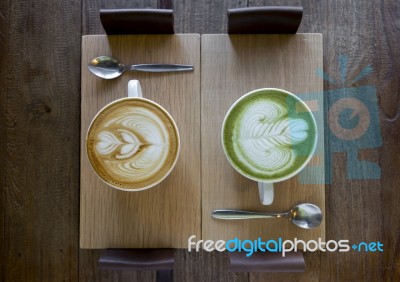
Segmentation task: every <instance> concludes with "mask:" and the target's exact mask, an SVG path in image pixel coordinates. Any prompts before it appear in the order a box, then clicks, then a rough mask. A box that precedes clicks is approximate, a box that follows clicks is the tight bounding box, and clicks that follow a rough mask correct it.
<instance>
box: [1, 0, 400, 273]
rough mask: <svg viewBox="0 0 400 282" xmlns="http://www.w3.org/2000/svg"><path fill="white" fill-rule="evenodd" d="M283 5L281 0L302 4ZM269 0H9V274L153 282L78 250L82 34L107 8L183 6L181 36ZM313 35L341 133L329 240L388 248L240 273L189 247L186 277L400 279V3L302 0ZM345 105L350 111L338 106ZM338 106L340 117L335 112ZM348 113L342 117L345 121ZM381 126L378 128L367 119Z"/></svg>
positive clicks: (4, 62) (4, 184)
mask: <svg viewBox="0 0 400 282" xmlns="http://www.w3.org/2000/svg"><path fill="white" fill-rule="evenodd" d="M297 3H300V2H296V1H295V2H294V3H289V2H288V1H281V0H278V1H275V2H274V4H276V5H284V4H297ZM267 4H269V1H251V0H245V1H233V0H221V1H196V0H188V1H171V0H157V1H156V0H153V1H152V0H141V1H127V0H122V1H105V0H101V1H93V0H89V1H83V0H73V1H69V2H65V1H61V0H55V1H35V2H26V1H20V0H17V1H2V2H1V3H0V51H1V52H0V63H1V66H2V68H1V69H0V107H1V110H0V164H2V165H1V169H0V241H1V242H3V243H2V244H0V261H1V262H2V263H1V265H2V267H0V277H2V278H3V279H2V280H5V281H31V280H33V281H61V280H65V281H77V280H85V281H86V280H90V281H114V280H115V281H116V280H120V281H151V279H154V278H155V273H154V272H113V271H100V270H98V268H97V260H98V258H99V252H98V251H96V250H80V249H79V179H80V174H79V171H80V167H79V160H80V146H79V144H80V102H81V97H80V93H81V89H80V74H81V65H80V60H81V38H82V35H86V34H104V30H103V29H102V26H101V24H100V20H99V14H98V11H99V9H100V8H144V7H148V8H171V7H173V8H174V11H175V32H176V33H200V34H205V33H208V34H210V33H226V23H227V18H226V11H227V9H228V8H235V7H239V6H241V7H246V6H261V5H267ZM301 4H302V5H303V7H304V16H303V20H302V23H301V26H300V29H299V32H302V33H322V35H323V58H324V61H323V69H322V70H319V71H318V73H319V74H320V75H321V76H323V77H324V79H325V80H324V90H325V93H326V101H327V102H328V103H327V105H326V106H327V107H328V109H330V108H331V107H333V108H334V109H336V111H332V114H330V112H329V111H328V112H327V117H326V119H327V125H328V126H329V128H330V130H331V134H330V135H329V137H330V141H329V143H326V150H327V151H328V152H329V156H330V160H331V161H330V163H329V165H330V168H331V169H330V181H329V184H328V185H327V193H326V209H327V214H329V215H330V216H328V217H327V218H326V226H327V230H326V238H327V239H335V240H340V239H348V240H349V241H350V242H354V243H356V242H357V243H358V242H362V241H365V242H372V241H374V242H376V241H380V242H381V243H383V246H384V251H383V252H368V253H367V252H357V251H353V250H351V251H350V252H348V253H339V252H335V253H321V252H318V253H317V252H316V253H306V254H305V260H306V264H307V269H306V272H304V273H300V274H279V273H232V272H230V271H229V267H228V259H227V256H226V254H224V253H222V254H221V253H219V252H214V253H207V252H200V253H193V252H192V253H188V252H187V251H185V250H178V251H176V265H175V272H174V277H175V279H176V281H399V280H400V267H399V265H400V248H399V244H400V241H399V239H400V238H399V234H400V221H399V216H400V209H399V206H398V205H399V204H398V203H399V202H400V193H398V192H397V191H396V189H397V188H398V187H400V176H399V174H398V173H397V172H396V170H395V169H396V168H397V167H399V166H400V146H399V145H400V134H399V127H400V121H399V110H400V106H399V93H400V83H399V79H398V78H399V76H400V49H399V48H398V46H399V44H400V37H399V22H398V15H399V13H400V4H399V3H398V2H397V1H378V0H374V1H335V0H327V1H310V0H306V1H301ZM338 109H339V110H340V109H343V111H338ZM335 112H339V113H341V115H339V116H338V115H335ZM337 121H339V122H337ZM367 125H368V126H367Z"/></svg>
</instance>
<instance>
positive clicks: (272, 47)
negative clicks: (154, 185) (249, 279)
mask: <svg viewBox="0 0 400 282" xmlns="http://www.w3.org/2000/svg"><path fill="white" fill-rule="evenodd" d="M317 69H322V35H321V34H297V35H222V34H221V35H203V36H202V38H201V71H202V74H201V87H202V88H201V140H202V143H201V153H202V237H203V238H202V239H203V240H207V239H212V240H215V241H216V240H225V241H227V240H229V239H234V238H235V237H238V238H239V239H241V240H245V239H253V240H254V239H257V238H258V237H261V238H263V239H277V238H279V237H282V238H283V239H294V238H299V239H302V240H311V239H317V238H319V237H320V238H322V239H324V238H325V222H323V224H322V225H321V226H320V227H319V228H316V229H313V230H304V229H300V228H297V227H295V226H294V225H292V224H291V223H290V222H289V221H288V220H286V219H275V220H267V219H257V220H244V221H222V220H216V219H213V218H211V212H212V210H214V209H243V210H257V211H285V210H288V209H289V208H290V207H292V206H293V205H294V204H296V203H300V202H310V203H315V204H317V205H318V206H319V207H321V209H322V211H323V213H324V215H325V184H324V183H325V173H324V171H325V170H324V115H323V82H322V78H321V77H318V76H317V75H316V70H317ZM265 87H275V88H282V89H285V90H288V91H290V92H292V93H295V94H297V95H298V96H299V97H300V98H302V99H303V100H304V101H305V102H306V103H307V104H308V105H309V106H310V108H311V109H312V110H313V111H314V116H315V118H316V121H317V126H318V138H319V141H318V147H317V150H316V154H315V156H314V158H313V159H312V161H311V162H310V164H309V165H308V167H307V168H306V169H305V170H304V171H303V172H302V173H301V175H300V177H301V179H299V176H296V177H294V178H292V179H290V180H288V181H284V182H281V183H279V184H277V185H276V186H277V187H276V188H275V199H274V202H273V204H272V205H271V206H263V205H262V204H261V203H260V200H259V197H258V189H257V184H256V183H255V182H254V181H251V180H248V179H246V178H245V177H243V176H241V175H240V174H239V173H237V172H236V171H235V170H234V169H233V168H232V167H231V166H230V164H229V163H228V161H227V159H226V157H225V155H224V153H223V149H222V145H221V127H222V121H223V119H224V116H225V114H226V112H227V111H228V109H229V107H230V106H231V105H232V104H233V102H234V101H236V100H237V99H238V98H239V97H240V96H241V95H243V94H245V93H247V92H249V91H251V90H254V89H258V88H265ZM302 183H311V184H302Z"/></svg>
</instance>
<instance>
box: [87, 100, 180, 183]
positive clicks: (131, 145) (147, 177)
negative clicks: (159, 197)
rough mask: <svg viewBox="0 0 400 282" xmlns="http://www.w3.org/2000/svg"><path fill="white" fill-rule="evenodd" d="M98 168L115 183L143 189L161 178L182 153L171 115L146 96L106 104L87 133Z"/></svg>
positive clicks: (93, 159) (103, 177) (108, 179)
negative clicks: (145, 97) (180, 152)
mask: <svg viewBox="0 0 400 282" xmlns="http://www.w3.org/2000/svg"><path fill="white" fill-rule="evenodd" d="M86 144H87V153H88V157H89V160H90V162H91V164H92V167H93V169H94V170H95V172H96V173H97V174H98V175H99V176H100V178H102V179H103V180H104V181H105V182H107V183H108V184H110V185H111V186H113V187H116V188H120V189H124V190H140V189H144V188H146V187H148V186H150V185H154V184H155V183H158V182H160V181H161V180H163V179H164V178H165V176H166V175H168V173H169V172H170V171H171V169H172V168H173V166H174V165H175V162H176V160H177V157H178V153H179V133H178V130H177V127H176V125H175V122H174V121H173V119H172V118H171V116H170V115H169V114H168V113H167V112H166V111H165V110H164V109H162V108H161V107H160V106H158V105H157V104H156V103H154V102H152V101H150V100H147V99H144V98H124V99H120V100H117V101H115V102H113V103H111V104H109V105H107V106H106V107H105V108H103V109H102V110H101V111H100V112H99V113H98V115H97V116H96V117H95V118H94V120H93V122H92V124H91V126H90V128H89V131H88V134H87V142H86Z"/></svg>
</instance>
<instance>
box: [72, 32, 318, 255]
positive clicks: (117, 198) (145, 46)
mask: <svg viewBox="0 0 400 282" xmlns="http://www.w3.org/2000/svg"><path fill="white" fill-rule="evenodd" d="M200 53H201V62H200ZM99 55H110V56H113V57H115V58H117V59H119V60H121V61H122V62H126V63H154V62H157V63H181V64H193V65H194V66H195V71H194V72H192V73H169V74H149V73H147V74H146V73H139V72H135V73H125V74H124V75H123V76H122V77H120V78H118V79H115V80H103V79H99V78H97V77H95V76H94V75H92V74H91V73H90V72H89V71H88V70H87V63H88V62H89V60H90V59H91V58H94V57H96V56H99ZM317 68H321V69H322V36H321V35H320V34H298V35H231V36H229V35H203V36H202V37H201V51H200V36H199V35H192V34H185V35H136V36H108V37H107V36H104V35H98V36H84V37H83V44H82V110H81V111H82V129H81V133H82V134H81V139H82V140H81V141H82V143H81V204H80V205H81V212H80V246H81V247H82V248H164V247H173V248H187V240H188V238H189V237H190V236H191V235H196V237H197V239H198V240H200V239H203V240H206V239H213V240H220V239H223V240H229V239H233V238H235V237H238V238H239V239H242V240H245V239H256V238H258V237H261V238H263V239H275V238H278V237H282V238H283V239H293V238H295V237H297V238H299V239H303V240H310V239H317V238H318V237H320V238H322V239H324V238H325V222H323V224H322V225H321V226H320V227H319V228H317V229H314V230H302V229H299V228H296V227H294V226H292V225H291V224H290V222H289V221H286V220H284V219H278V220H252V221H250V220H248V221H229V222H227V221H220V220H215V219H212V218H211V211H212V210H214V209H221V208H231V209H246V210H259V211H272V210H277V211H283V210H287V209H288V208H290V207H291V206H292V205H294V204H295V203H298V202H311V203H315V204H317V205H319V206H320V207H321V209H322V210H323V212H324V215H325V185H324V181H325V177H324V175H325V174H324V150H323V144H324V134H323V133H324V132H323V131H324V127H323V92H322V91H323V84H322V78H320V77H318V76H316V74H315V72H316V69H317ZM200 69H201V81H200ZM130 79H138V80H140V83H141V85H142V88H143V93H144V96H145V97H146V98H149V99H152V100H154V101H156V102H157V103H159V104H161V105H163V106H164V107H165V108H166V109H167V110H168V111H169V112H170V113H171V115H172V116H173V117H174V119H175V120H176V122H177V125H178V128H179V131H180V135H181V145H182V147H181V154H180V158H179V161H178V163H177V165H176V167H175V169H174V171H173V172H172V174H171V175H170V176H169V177H168V178H167V179H166V180H164V181H163V182H162V183H161V184H160V185H158V186H157V187H154V188H151V189H149V190H146V191H142V192H130V193H129V192H122V191H117V190H114V189H112V188H109V187H108V186H107V185H106V184H104V183H103V182H102V181H101V180H100V179H99V178H98V177H97V176H96V175H95V173H94V172H93V170H92V168H91V167H90V164H89V163H88V160H87V157H86V151H85V146H84V145H85V143H84V142H85V140H84V139H85V136H86V131H87V128H88V126H89V123H90V121H91V120H92V118H93V117H94V115H95V114H96V113H97V111H98V110H99V109H101V108H102V107H103V106H104V105H106V104H107V103H109V102H111V101H113V100H115V99H117V98H121V97H125V96H126V94H127V90H126V88H127V83H128V81H129V80H130ZM200 82H201V85H200ZM262 87H278V88H283V89H286V90H288V91H291V92H293V93H295V94H298V95H299V96H300V97H301V98H302V99H304V100H305V101H306V103H308V104H309V106H310V107H311V108H312V109H313V110H314V114H315V117H316V120H317V125H318V129H319V143H318V148H317V152H316V154H315V157H314V158H313V160H312V161H311V163H310V165H308V167H307V168H306V169H305V171H304V172H302V173H301V175H300V177H301V179H299V177H294V178H293V179H291V180H289V181H285V182H283V183H280V184H278V185H277V186H278V187H277V188H276V192H275V200H274V203H273V204H272V205H271V206H262V205H261V204H260V201H259V199H258V191H257V187H256V184H255V183H254V182H252V181H250V180H247V179H246V178H244V177H242V176H241V175H240V174H238V173H237V172H236V171H235V170H234V169H233V168H232V167H231V166H230V165H229V163H228V161H227V160H226V158H225V156H224V153H223V150H222V145H221V141H220V132H221V126H222V120H223V118H224V116H225V113H226V112H227V110H228V108H229V107H230V105H231V104H232V103H233V102H234V101H235V100H236V99H237V98H239V97H240V96H241V95H243V94H245V93H247V92H249V91H251V90H254V89H257V88H262ZM200 91H201V92H200ZM304 183H313V184H304Z"/></svg>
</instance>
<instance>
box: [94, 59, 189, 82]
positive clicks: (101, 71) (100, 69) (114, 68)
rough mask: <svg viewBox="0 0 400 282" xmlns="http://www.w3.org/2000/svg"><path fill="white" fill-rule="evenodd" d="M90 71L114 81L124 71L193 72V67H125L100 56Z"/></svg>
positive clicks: (152, 65) (160, 65)
mask: <svg viewBox="0 0 400 282" xmlns="http://www.w3.org/2000/svg"><path fill="white" fill-rule="evenodd" d="M88 68H89V70H90V71H91V72H92V73H93V74H94V75H97V76H98V77H101V78H105V79H112V78H116V77H118V76H120V75H121V74H122V73H123V72H124V71H127V70H131V71H144V72H175V71H192V70H193V66H192V65H175V64H140V65H132V66H125V65H124V64H122V63H120V62H118V61H117V60H116V59H113V58H111V57H108V56H100V57H97V58H94V59H93V60H92V61H90V63H89V65H88Z"/></svg>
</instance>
